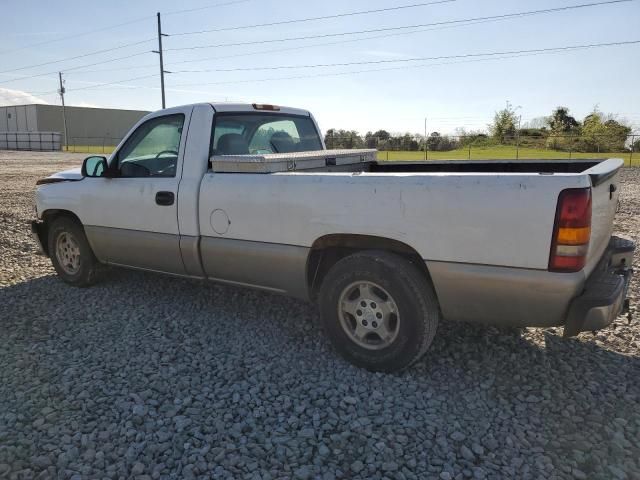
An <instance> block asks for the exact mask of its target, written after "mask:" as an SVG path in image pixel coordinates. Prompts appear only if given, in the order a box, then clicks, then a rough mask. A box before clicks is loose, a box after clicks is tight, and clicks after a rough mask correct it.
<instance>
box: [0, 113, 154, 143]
mask: <svg viewBox="0 0 640 480" xmlns="http://www.w3.org/2000/svg"><path fill="white" fill-rule="evenodd" d="M147 113H149V112H147V111H142V110H120V109H113V108H88V107H66V108H65V114H66V120H67V138H68V141H69V146H74V145H78V146H94V147H100V146H113V145H117V144H118V142H119V141H120V140H121V139H122V138H123V137H124V136H125V135H126V133H127V132H128V131H129V130H130V129H131V127H132V126H133V125H134V124H135V123H136V122H137V121H138V120H139V119H140V118H142V117H143V116H145V115H146V114H147ZM62 145H64V120H63V116H62V107H61V106H60V105H44V104H32V105H11V106H4V107H2V106H0V149H16V150H23V149H24V150H27V149H28V150H59V149H60V148H61V146H62ZM56 147H57V148H56Z"/></svg>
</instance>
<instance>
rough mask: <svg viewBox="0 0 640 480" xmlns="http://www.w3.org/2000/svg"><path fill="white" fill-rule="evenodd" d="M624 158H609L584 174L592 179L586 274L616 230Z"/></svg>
mask: <svg viewBox="0 0 640 480" xmlns="http://www.w3.org/2000/svg"><path fill="white" fill-rule="evenodd" d="M623 165H624V162H623V160H622V159H619V158H612V159H609V160H605V161H603V162H601V163H599V164H597V165H595V166H594V167H592V168H590V169H588V170H586V171H585V172H584V173H585V174H587V175H589V178H590V179H591V202H592V203H591V209H592V214H591V241H590V244H589V253H588V254H587V264H586V266H585V273H586V274H587V275H589V274H590V273H591V272H592V271H593V269H594V268H595V267H596V265H597V264H598V261H599V260H600V258H601V257H602V254H603V253H604V251H605V250H606V248H607V245H608V244H609V238H611V234H612V232H613V218H614V216H615V214H616V209H617V206H618V196H619V194H620V179H619V177H620V168H621V167H622V166H623Z"/></svg>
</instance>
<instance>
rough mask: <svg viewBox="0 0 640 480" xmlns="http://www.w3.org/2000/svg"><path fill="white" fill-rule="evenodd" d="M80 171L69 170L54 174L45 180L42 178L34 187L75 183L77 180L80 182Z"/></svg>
mask: <svg viewBox="0 0 640 480" xmlns="http://www.w3.org/2000/svg"><path fill="white" fill-rule="evenodd" d="M81 171H82V169H81V168H80V167H77V168H71V169H69V170H64V171H62V172H57V173H54V174H53V175H50V176H48V177H46V178H42V179H40V180H38V181H37V182H36V185H46V184H48V183H58V182H77V181H78V180H82V178H83V177H82V173H81Z"/></svg>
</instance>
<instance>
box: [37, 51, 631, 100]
mask: <svg viewBox="0 0 640 480" xmlns="http://www.w3.org/2000/svg"><path fill="white" fill-rule="evenodd" d="M639 43H640V40H631V41H624V42H609V43H599V44H586V45H574V46H564V47H551V48H538V49H531V50H514V51H508V52H486V53H475V54H464V55H451V56H439V57H425V59H454V60H455V59H457V61H449V62H440V63H424V64H419V65H401V66H393V67H384V68H375V69H365V70H355V71H347V72H331V73H314V74H309V75H296V76H289V77H271V78H258V79H247V80H230V81H221V82H209V83H203V82H198V83H187V84H177V85H173V87H188V86H203V85H229V84H239V83H253V82H267V81H280V80H293V79H303V78H317V77H331V76H344V75H354V74H360V73H370V72H381V71H390V70H404V69H412V68H423V67H434V66H443V65H452V64H460V63H473V62H484V61H494V60H505V59H511V58H519V57H527V56H536V55H546V54H553V53H563V52H568V51H574V50H581V49H590V48H602V47H610V46H620V45H632V44H639ZM487 57H488V58H487ZM155 76H157V74H156V75H149V76H143V77H137V78H134V79H126V80H119V81H117V82H109V83H104V84H98V85H91V86H88V87H81V88H77V89H75V90H84V89H90V88H99V87H102V86H107V85H116V84H119V85H120V86H121V87H124V88H157V87H149V86H143V85H126V84H124V83H123V82H127V81H133V80H138V79H142V78H151V77H155ZM169 90H171V89H169ZM50 93H56V92H43V93H33V95H48V94H50Z"/></svg>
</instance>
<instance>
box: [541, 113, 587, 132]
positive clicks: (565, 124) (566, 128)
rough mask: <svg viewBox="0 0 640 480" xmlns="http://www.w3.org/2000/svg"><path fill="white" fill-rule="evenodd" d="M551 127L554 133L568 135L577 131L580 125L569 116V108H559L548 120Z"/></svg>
mask: <svg viewBox="0 0 640 480" xmlns="http://www.w3.org/2000/svg"><path fill="white" fill-rule="evenodd" d="M548 122H549V127H550V128H551V131H552V132H554V133H567V132H570V131H572V130H575V129H576V128H577V127H579V126H580V123H578V121H577V120H576V119H575V118H574V117H572V116H571V115H569V109H568V108H567V107H557V108H556V109H555V110H554V111H553V113H552V114H551V116H550V117H549V119H548Z"/></svg>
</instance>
